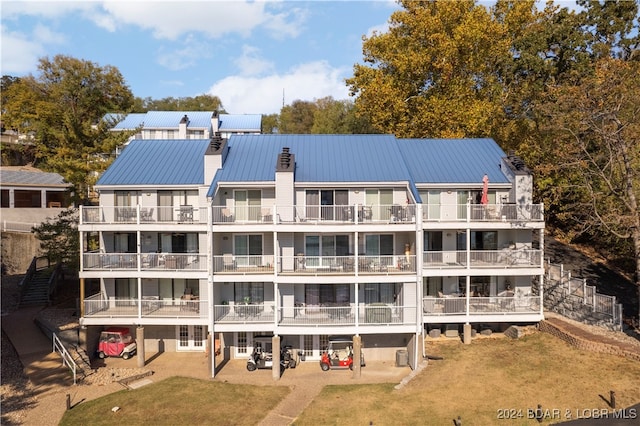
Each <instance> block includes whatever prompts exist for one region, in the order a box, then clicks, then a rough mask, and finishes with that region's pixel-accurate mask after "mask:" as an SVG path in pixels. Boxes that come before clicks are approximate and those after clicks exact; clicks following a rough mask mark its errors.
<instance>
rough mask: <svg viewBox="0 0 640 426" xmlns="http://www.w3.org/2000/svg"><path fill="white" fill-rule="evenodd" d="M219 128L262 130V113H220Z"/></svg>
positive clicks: (222, 129)
mask: <svg viewBox="0 0 640 426" xmlns="http://www.w3.org/2000/svg"><path fill="white" fill-rule="evenodd" d="M219 130H221V131H232V130H235V131H245V132H250V131H253V132H260V131H261V130H262V115H260V114H220V125H219Z"/></svg>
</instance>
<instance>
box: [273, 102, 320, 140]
mask: <svg viewBox="0 0 640 426" xmlns="http://www.w3.org/2000/svg"><path fill="white" fill-rule="evenodd" d="M317 109H318V107H317V106H316V104H315V103H313V102H309V101H301V100H299V99H297V100H295V101H293V102H292V103H291V105H286V106H284V107H282V109H281V110H280V118H279V120H278V132H279V133H283V134H309V133H311V128H312V127H313V121H314V115H315V113H316V110H317Z"/></svg>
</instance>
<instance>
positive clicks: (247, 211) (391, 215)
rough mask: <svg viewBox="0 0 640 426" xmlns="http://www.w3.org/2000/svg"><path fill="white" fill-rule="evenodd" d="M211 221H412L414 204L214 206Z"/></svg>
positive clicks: (218, 222) (230, 222)
mask: <svg viewBox="0 0 640 426" xmlns="http://www.w3.org/2000/svg"><path fill="white" fill-rule="evenodd" d="M212 216H213V223H216V224H235V223H237V224H246V223H327V224H334V223H346V224H350V223H351V224H353V223H415V222H416V206H415V205H413V204H409V205H399V204H383V205H370V206H363V205H358V204H355V205H305V206H295V205H291V206H281V205H278V206H233V207H229V206H214V207H213V210H212Z"/></svg>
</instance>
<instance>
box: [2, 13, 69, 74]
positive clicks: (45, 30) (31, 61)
mask: <svg viewBox="0 0 640 426" xmlns="http://www.w3.org/2000/svg"><path fill="white" fill-rule="evenodd" d="M1 34H2V35H1V36H2V41H1V44H0V45H1V47H2V61H1V67H2V70H1V71H2V75H15V76H20V75H24V74H28V73H29V72H33V71H34V70H35V69H36V68H37V64H38V60H39V59H40V58H41V57H43V56H46V54H47V50H46V49H47V48H46V46H50V45H56V44H63V43H64V42H65V41H66V38H65V37H64V36H63V35H62V34H60V33H56V32H55V31H52V30H51V29H50V28H49V27H45V26H43V25H36V26H35V27H34V28H33V31H32V33H31V34H27V33H22V32H18V31H7V30H6V27H5V26H4V25H3V26H2V27H1Z"/></svg>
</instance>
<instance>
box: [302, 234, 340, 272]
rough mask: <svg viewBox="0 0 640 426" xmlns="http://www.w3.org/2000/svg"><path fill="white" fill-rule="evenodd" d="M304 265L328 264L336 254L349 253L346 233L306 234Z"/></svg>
mask: <svg viewBox="0 0 640 426" xmlns="http://www.w3.org/2000/svg"><path fill="white" fill-rule="evenodd" d="M305 254H306V256H307V258H306V266H307V267H313V266H330V265H332V264H333V263H335V261H336V259H335V257H336V256H347V255H348V254H349V236H348V235H322V236H320V235H307V236H306V237H305Z"/></svg>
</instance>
